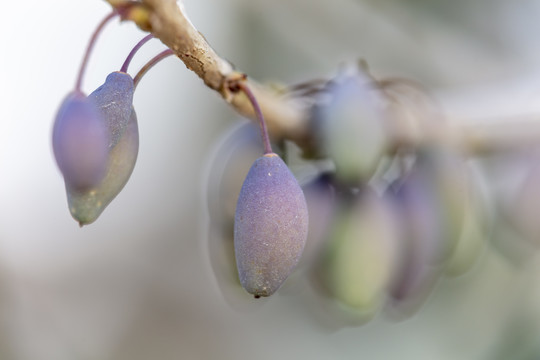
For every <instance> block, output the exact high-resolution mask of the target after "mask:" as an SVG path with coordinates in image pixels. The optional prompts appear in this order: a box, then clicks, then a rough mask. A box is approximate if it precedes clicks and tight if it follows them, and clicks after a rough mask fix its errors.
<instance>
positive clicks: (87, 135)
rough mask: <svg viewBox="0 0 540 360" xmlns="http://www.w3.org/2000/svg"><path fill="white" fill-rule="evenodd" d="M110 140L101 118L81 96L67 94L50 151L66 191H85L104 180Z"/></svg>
mask: <svg viewBox="0 0 540 360" xmlns="http://www.w3.org/2000/svg"><path fill="white" fill-rule="evenodd" d="M108 144H109V136H108V133H107V128H106V125H105V122H104V119H103V117H102V116H101V114H100V113H99V111H98V110H97V109H96V107H95V105H94V104H93V103H92V102H91V101H90V100H89V99H88V98H87V97H86V96H84V94H82V93H81V92H73V93H71V94H69V95H68V96H67V97H66V99H65V100H64V102H63V103H62V106H61V107H60V110H59V111H58V114H57V116H56V119H55V122H54V127H53V151H54V156H55V158H56V162H57V163H58V167H59V168H60V171H61V172H62V175H63V176H64V181H65V183H66V187H68V188H71V189H76V190H84V189H88V188H91V187H93V186H96V185H98V184H99V183H100V182H101V180H102V179H103V177H104V176H105V172H106V167H107V156H108Z"/></svg>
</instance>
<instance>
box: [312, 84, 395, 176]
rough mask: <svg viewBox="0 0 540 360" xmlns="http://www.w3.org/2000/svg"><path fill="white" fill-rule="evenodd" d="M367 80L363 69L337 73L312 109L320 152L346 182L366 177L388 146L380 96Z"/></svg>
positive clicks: (373, 171) (371, 172) (384, 116)
mask: <svg viewBox="0 0 540 360" xmlns="http://www.w3.org/2000/svg"><path fill="white" fill-rule="evenodd" d="M371 83H372V82H371V81H370V79H369V78H368V77H367V76H366V75H365V74H363V73H355V74H354V75H342V76H339V77H337V78H336V79H334V80H333V82H332V83H331V85H330V86H329V88H328V93H327V94H325V96H326V97H327V98H328V100H327V101H320V104H319V105H318V106H316V107H315V109H314V113H313V116H314V119H315V125H316V133H317V138H318V143H319V144H320V146H321V150H322V153H323V154H324V155H326V156H329V157H330V158H331V159H332V160H333V161H334V163H335V166H336V177H337V178H338V179H340V180H341V181H342V182H345V183H349V184H358V183H359V182H361V181H367V180H369V179H370V178H371V177H372V176H373V174H374V173H375V171H376V169H377V167H378V165H379V162H380V160H381V158H382V157H383V155H384V154H385V152H386V150H387V149H388V148H389V136H388V131H387V129H386V115H385V113H384V111H383V109H382V106H381V103H382V100H381V98H382V96H381V94H380V93H379V90H378V89H376V88H375V87H374V86H373V85H371Z"/></svg>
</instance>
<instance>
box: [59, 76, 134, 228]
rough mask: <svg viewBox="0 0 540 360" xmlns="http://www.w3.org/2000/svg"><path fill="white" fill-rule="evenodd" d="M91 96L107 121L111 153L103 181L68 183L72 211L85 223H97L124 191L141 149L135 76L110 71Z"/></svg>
mask: <svg viewBox="0 0 540 360" xmlns="http://www.w3.org/2000/svg"><path fill="white" fill-rule="evenodd" d="M88 99H89V101H90V102H91V104H92V105H93V107H94V108H95V109H96V111H98V112H99V114H100V116H101V118H102V119H103V123H104V124H105V129H106V132H107V134H108V138H107V139H108V142H107V148H108V153H107V161H106V167H105V175H104V177H103V179H102V181H101V182H99V183H98V184H95V186H92V187H90V188H85V189H79V188H73V187H70V186H66V192H67V196H68V205H69V210H70V212H71V215H72V216H73V218H75V220H77V221H78V222H79V224H80V225H81V226H82V225H87V224H90V223H92V222H94V221H95V220H96V219H97V218H98V217H99V215H100V214H101V213H102V212H103V210H104V209H105V207H106V206H107V205H109V204H110V202H111V201H112V200H113V199H114V198H115V197H116V196H117V195H118V193H119V192H120V191H121V190H122V188H123V187H124V185H125V184H126V183H127V181H128V179H129V177H130V176H131V173H132V172H133V168H134V167H135V162H136V160H137V155H138V151H139V128H138V124H137V116H136V114H135V110H134V109H133V104H132V101H133V79H132V78H131V76H129V75H128V74H125V73H121V72H113V73H111V74H109V76H107V79H106V80H105V83H104V84H103V85H101V86H100V87H99V88H98V89H96V90H95V91H94V92H93V93H92V94H90V95H89V96H88Z"/></svg>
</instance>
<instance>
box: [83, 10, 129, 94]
mask: <svg viewBox="0 0 540 360" xmlns="http://www.w3.org/2000/svg"><path fill="white" fill-rule="evenodd" d="M116 15H118V11H116V10H114V11H113V12H111V13H110V14H109V15H107V16H106V17H105V18H104V19H103V20H101V22H100V23H99V25H98V27H97V28H96V30H94V33H93V34H92V37H91V38H90V42H89V43H88V46H87V47H86V52H85V54H84V58H83V61H82V63H81V67H80V68H79V75H78V76H77V82H76V83H75V91H78V92H81V87H82V77H83V75H84V71H85V70H86V65H87V64H88V59H89V57H90V53H91V52H92V49H93V48H94V45H95V43H96V40H97V37H98V35H99V33H100V32H101V30H103V28H104V27H105V25H106V24H107V23H108V22H109V21H110V20H111V19H112V18H114V17H115V16H116Z"/></svg>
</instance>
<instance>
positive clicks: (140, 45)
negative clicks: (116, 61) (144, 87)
mask: <svg viewBox="0 0 540 360" xmlns="http://www.w3.org/2000/svg"><path fill="white" fill-rule="evenodd" d="M153 38H154V35H152V34H149V35H146V36H145V37H143V38H142V39H141V41H139V42H138V43H137V45H135V47H134V48H133V49H131V52H130V53H129V55H128V56H127V58H126V61H124V64H123V65H122V68H120V72H123V73H127V70H128V67H129V64H130V63H131V60H132V59H133V56H135V54H136V53H137V51H139V49H140V48H141V47H142V46H143V45H144V44H146V43H147V42H148V41H149V40H150V39H153Z"/></svg>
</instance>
